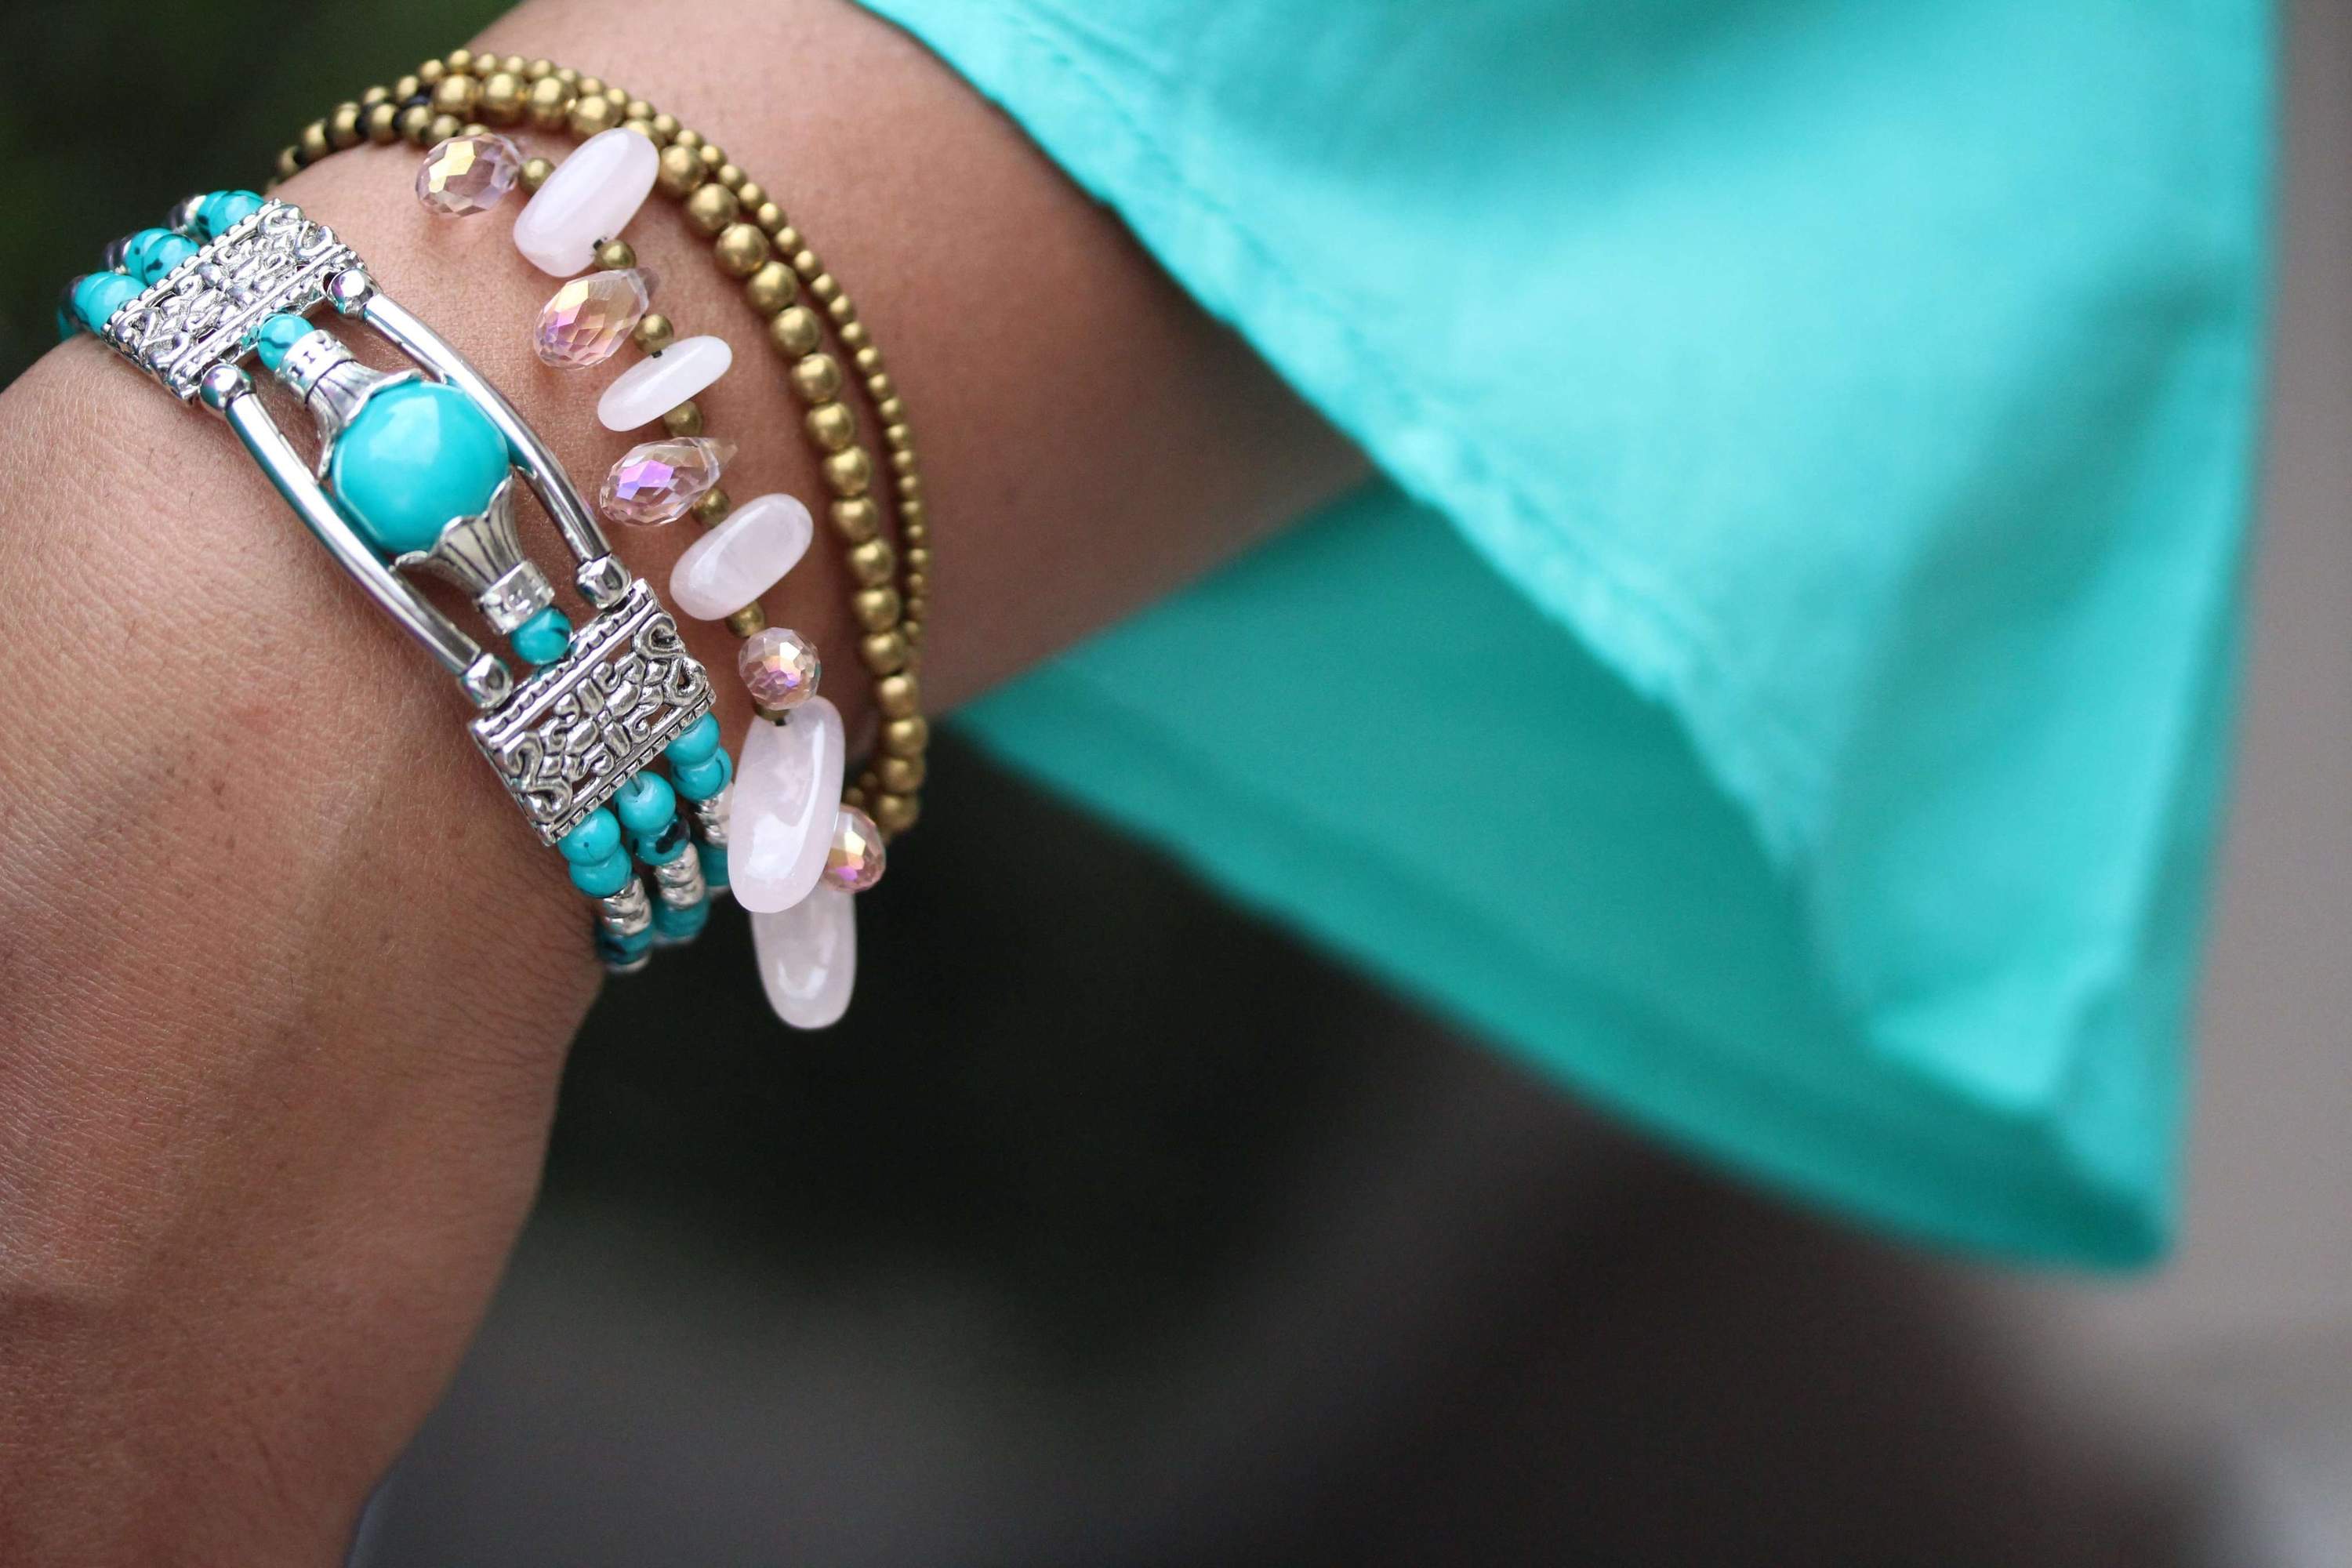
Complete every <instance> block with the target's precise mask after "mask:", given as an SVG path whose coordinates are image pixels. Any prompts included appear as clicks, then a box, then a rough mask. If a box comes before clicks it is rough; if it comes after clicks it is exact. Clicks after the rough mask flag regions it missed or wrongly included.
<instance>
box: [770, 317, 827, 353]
mask: <svg viewBox="0 0 2352 1568" xmlns="http://www.w3.org/2000/svg"><path fill="white" fill-rule="evenodd" d="M768 341H769V342H772V343H774V344H775V345H776V349H777V352H778V353H783V354H787V355H790V356H791V357H792V358H793V359H798V358H799V357H800V356H801V355H803V354H804V353H810V352H811V351H813V350H814V349H815V347H816V346H817V344H819V343H821V342H824V326H823V325H822V324H821V323H820V322H819V321H817V319H816V312H815V311H814V310H810V309H809V308H808V307H807V306H806V305H793V306H791V307H789V308H788V309H785V310H779V311H777V312H776V316H775V319H774V320H773V321H770V322H769V323H768Z"/></svg>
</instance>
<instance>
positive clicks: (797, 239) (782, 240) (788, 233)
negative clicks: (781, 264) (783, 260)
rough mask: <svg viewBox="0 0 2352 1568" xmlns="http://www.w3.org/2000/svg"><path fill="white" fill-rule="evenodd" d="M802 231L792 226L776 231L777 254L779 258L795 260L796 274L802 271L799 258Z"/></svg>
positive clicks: (794, 269) (788, 225)
mask: <svg viewBox="0 0 2352 1568" xmlns="http://www.w3.org/2000/svg"><path fill="white" fill-rule="evenodd" d="M801 248H802V241H801V231H800V230H799V229H796V228H794V227H793V226H792V225H790V224H786V225H784V226H782V228H780V229H778V230H776V254H777V255H779V256H784V257H791V258H794V259H793V271H795V272H797V271H799V270H800V263H799V260H798V258H799V256H800V253H801Z"/></svg>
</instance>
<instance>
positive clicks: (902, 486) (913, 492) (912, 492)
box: [898, 474, 923, 500]
mask: <svg viewBox="0 0 2352 1568" xmlns="http://www.w3.org/2000/svg"><path fill="white" fill-rule="evenodd" d="M922 493H923V478H922V476H921V475H920V474H900V475H899V476H898V499H899V500H914V499H915V498H916V497H918V496H919V495H921V494H922Z"/></svg>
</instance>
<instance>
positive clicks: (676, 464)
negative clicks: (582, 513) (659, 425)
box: [596, 436, 735, 528]
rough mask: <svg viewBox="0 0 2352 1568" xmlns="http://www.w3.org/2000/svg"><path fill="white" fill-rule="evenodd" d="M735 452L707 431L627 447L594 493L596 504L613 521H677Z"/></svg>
mask: <svg viewBox="0 0 2352 1568" xmlns="http://www.w3.org/2000/svg"><path fill="white" fill-rule="evenodd" d="M734 456H735V443H734V442H732V441H721V440H719V439H716V438H715V437H709V436H683V437H674V438H672V439H670V440H667V441H647V442H645V443H643V444H641V445H639V446H635V447H630V448H629V449H628V451H627V452H626V453H625V454H624V455H623V456H622V458H621V460H620V461H619V462H617V463H614V465H613V471H612V472H611V473H608V474H606V475H605V476H604V486H603V488H602V489H599V490H598V492H597V495H596V504H597V506H598V507H599V508H600V509H601V510H603V511H604V515H605V516H606V517H609V518H611V519H612V520H613V521H614V522H625V523H628V524H630V525H631V526H633V527H636V528H659V527H660V526H661V525H662V524H663V523H666V522H676V521H677V520H678V519H679V518H681V517H684V516H685V515H686V512H687V509H688V507H691V506H692V505H693V504H694V503H695V502H696V501H698V500H701V499H702V496H703V492H704V491H706V490H708V489H710V487H711V486H713V485H715V484H717V483H718V482H719V470H720V469H721V468H725V467H726V466H727V463H728V460H729V459H730V458H733V457H734Z"/></svg>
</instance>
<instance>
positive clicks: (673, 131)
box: [654, 114, 678, 147]
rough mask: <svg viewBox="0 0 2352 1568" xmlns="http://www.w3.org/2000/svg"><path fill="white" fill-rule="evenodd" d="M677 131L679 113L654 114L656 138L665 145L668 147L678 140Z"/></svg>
mask: <svg viewBox="0 0 2352 1568" xmlns="http://www.w3.org/2000/svg"><path fill="white" fill-rule="evenodd" d="M677 131H678V125H677V115H675V114H656V115H655V116H654V140H656V142H660V143H661V144H662V145H663V146H665V147H667V146H668V145H669V144H670V143H671V142H675V141H677Z"/></svg>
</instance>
